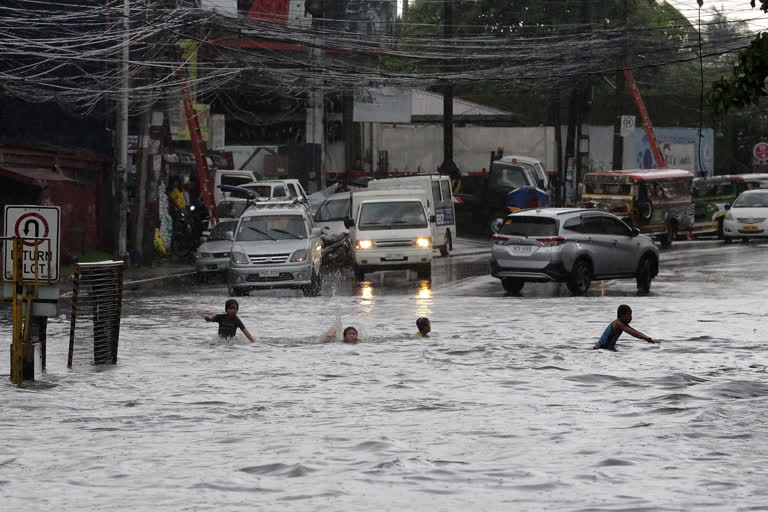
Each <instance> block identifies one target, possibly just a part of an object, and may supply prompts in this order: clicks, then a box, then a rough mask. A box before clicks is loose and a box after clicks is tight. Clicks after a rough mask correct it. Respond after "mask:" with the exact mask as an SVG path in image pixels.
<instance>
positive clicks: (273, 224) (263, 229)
mask: <svg viewBox="0 0 768 512" xmlns="http://www.w3.org/2000/svg"><path fill="white" fill-rule="evenodd" d="M305 238H307V229H306V226H305V225H304V217H302V216H301V215H258V216H255V217H243V218H242V219H240V226H239V227H238V229H237V236H236V237H235V240H237V241H238V242H257V241H262V240H297V239H299V240H301V239H305Z"/></svg>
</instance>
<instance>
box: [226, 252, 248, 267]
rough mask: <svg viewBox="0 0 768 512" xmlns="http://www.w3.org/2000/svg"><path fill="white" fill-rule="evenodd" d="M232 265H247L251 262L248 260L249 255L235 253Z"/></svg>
mask: <svg viewBox="0 0 768 512" xmlns="http://www.w3.org/2000/svg"><path fill="white" fill-rule="evenodd" d="M230 259H231V261H232V263H234V264H235V265H247V264H248V263H250V262H251V261H250V260H249V259H248V255H247V254H245V253H242V252H233V253H232V258H230Z"/></svg>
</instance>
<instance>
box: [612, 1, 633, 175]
mask: <svg viewBox="0 0 768 512" xmlns="http://www.w3.org/2000/svg"><path fill="white" fill-rule="evenodd" d="M617 5H619V9H621V12H620V13H619V19H620V20H621V23H622V26H623V31H624V35H623V37H622V45H623V50H622V53H621V57H619V63H618V64H619V65H618V66H616V80H615V82H616V97H615V102H616V107H615V108H616V110H615V115H616V117H615V119H614V120H613V169H615V170H620V169H623V168H624V137H622V136H621V116H622V115H623V114H624V102H623V100H624V88H625V82H624V69H625V68H626V67H627V53H628V50H629V39H628V38H629V33H628V32H627V25H628V22H629V6H628V5H627V0H620V2H618V4H617Z"/></svg>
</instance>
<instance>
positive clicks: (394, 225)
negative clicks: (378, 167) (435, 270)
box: [345, 188, 435, 281]
mask: <svg viewBox="0 0 768 512" xmlns="http://www.w3.org/2000/svg"><path fill="white" fill-rule="evenodd" d="M351 195H352V208H351V210H352V217H351V218H348V219H346V221H345V225H346V226H347V228H349V236H350V239H351V242H352V245H353V248H354V249H353V251H354V268H355V277H356V278H357V279H358V280H359V281H363V280H364V279H365V274H366V273H369V272H375V271H379V270H415V271H416V273H417V275H418V278H419V279H426V280H431V279H432V229H431V224H432V223H434V222H435V216H434V215H429V213H428V209H427V196H426V194H425V193H424V191H423V190H422V189H419V188H403V189H397V190H370V191H366V192H354V193H352V194H351Z"/></svg>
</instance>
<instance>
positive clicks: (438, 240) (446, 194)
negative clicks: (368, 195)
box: [368, 174, 456, 256]
mask: <svg viewBox="0 0 768 512" xmlns="http://www.w3.org/2000/svg"><path fill="white" fill-rule="evenodd" d="M404 188H419V189H421V190H423V191H424V193H425V194H426V196H427V214H428V215H430V216H432V215H434V216H435V222H433V223H430V226H431V228H432V245H433V247H434V248H435V249H438V250H439V251H440V254H441V255H443V256H447V255H448V253H449V252H450V251H452V250H453V241H454V240H456V212H455V210H454V206H453V192H452V190H451V178H450V177H449V176H445V175H440V174H425V175H422V176H402V177H398V178H384V179H379V180H372V181H369V182H368V190H400V189H404Z"/></svg>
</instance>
